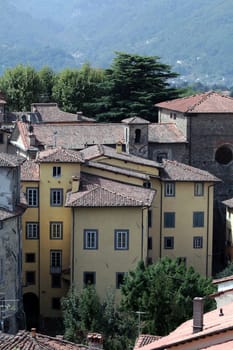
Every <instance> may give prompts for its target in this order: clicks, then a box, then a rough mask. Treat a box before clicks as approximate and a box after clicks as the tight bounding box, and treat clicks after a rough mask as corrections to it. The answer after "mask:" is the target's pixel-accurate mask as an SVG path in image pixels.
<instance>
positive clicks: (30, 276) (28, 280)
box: [26, 271, 36, 285]
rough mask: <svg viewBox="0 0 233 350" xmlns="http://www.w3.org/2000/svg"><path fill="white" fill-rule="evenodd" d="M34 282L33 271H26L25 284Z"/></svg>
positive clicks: (34, 274)
mask: <svg viewBox="0 0 233 350" xmlns="http://www.w3.org/2000/svg"><path fill="white" fill-rule="evenodd" d="M35 283H36V273H35V271H26V285H32V284H35Z"/></svg>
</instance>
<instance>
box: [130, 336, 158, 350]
mask: <svg viewBox="0 0 233 350" xmlns="http://www.w3.org/2000/svg"><path fill="white" fill-rule="evenodd" d="M160 338H161V337H158V336H157V335H148V334H141V335H140V336H139V337H138V338H137V339H136V342H135V346H134V350H136V349H139V348H141V347H142V346H145V345H147V344H150V343H152V342H153V341H155V340H158V339H160Z"/></svg>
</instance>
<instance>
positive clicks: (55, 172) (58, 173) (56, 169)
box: [53, 166, 61, 177]
mask: <svg viewBox="0 0 233 350" xmlns="http://www.w3.org/2000/svg"><path fill="white" fill-rule="evenodd" d="M53 177H61V166H54V167H53Z"/></svg>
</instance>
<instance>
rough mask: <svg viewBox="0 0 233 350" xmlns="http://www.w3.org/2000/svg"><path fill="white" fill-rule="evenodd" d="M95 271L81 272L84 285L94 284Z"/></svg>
mask: <svg viewBox="0 0 233 350" xmlns="http://www.w3.org/2000/svg"><path fill="white" fill-rule="evenodd" d="M95 281H96V278H95V272H90V271H89V272H84V273H83V282H84V284H85V285H89V284H95Z"/></svg>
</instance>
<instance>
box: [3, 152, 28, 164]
mask: <svg viewBox="0 0 233 350" xmlns="http://www.w3.org/2000/svg"><path fill="white" fill-rule="evenodd" d="M23 162H24V159H23V158H21V157H18V156H15V155H13V154H8V153H3V152H0V167H4V168H15V167H17V166H19V165H20V164H22V163H23Z"/></svg>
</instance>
